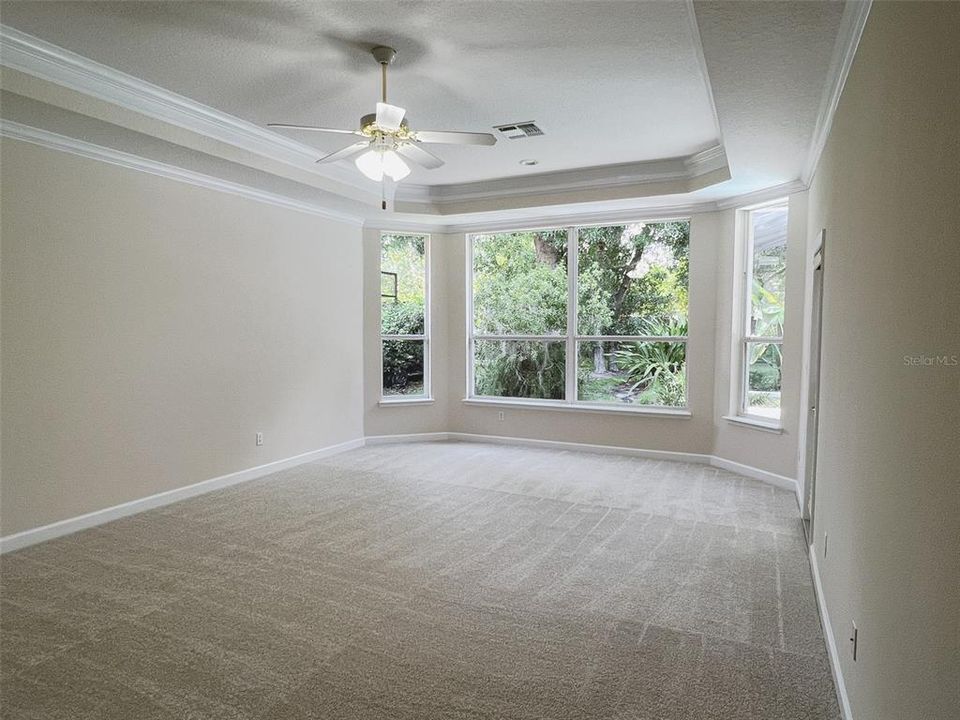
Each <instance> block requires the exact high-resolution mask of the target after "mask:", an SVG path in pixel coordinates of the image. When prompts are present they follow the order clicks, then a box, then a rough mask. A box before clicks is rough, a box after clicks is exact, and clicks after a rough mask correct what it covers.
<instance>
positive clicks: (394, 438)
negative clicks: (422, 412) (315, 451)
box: [364, 432, 798, 495]
mask: <svg viewBox="0 0 960 720" xmlns="http://www.w3.org/2000/svg"><path fill="white" fill-rule="evenodd" d="M441 440H460V441H461V442H489V443H499V444H501V445H525V446H527V447H540V448H549V449H553V450H574V451H576V452H590V453H599V454H603V455H628V456H631V457H642V458H649V459H651V460H672V461H674V462H691V463H699V464H701V465H710V466H711V467H716V468H720V469H722V470H729V471H730V472H735V473H737V474H738V475H744V476H746V477H749V478H753V479H754V480H760V481H761V482H765V483H767V484H769V485H775V486H776V487H779V488H783V489H785V490H789V491H790V492H792V493H794V494H795V495H797V494H798V490H797V483H796V481H795V480H794V479H793V478H788V477H786V476H784V475H777V474H776V473H772V472H769V471H767V470H761V469H760V468H755V467H752V466H751V465H744V464H742V463H738V462H733V461H732V460H727V459H725V458H721V457H717V456H716V455H707V454H704V453H688V452H674V451H671V450H647V449H644V448H630V447H622V446H618V445H591V444H588V443H575V442H563V441H560V440H538V439H535V438H518V437H511V436H507V435H478V434H475V433H459V432H434V433H413V434H409V435H370V436H367V437H366V438H365V439H364V442H365V444H367V445H386V444H388V443H395V442H404V443H408V442H431V441H432V442H436V441H441Z"/></svg>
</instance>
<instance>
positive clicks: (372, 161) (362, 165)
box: [353, 148, 410, 182]
mask: <svg viewBox="0 0 960 720" xmlns="http://www.w3.org/2000/svg"><path fill="white" fill-rule="evenodd" d="M353 163H354V165H356V166H357V169H358V170H359V171H360V172H362V173H363V174H364V175H366V176H367V177H368V178H370V179H371V180H373V181H374V182H381V181H383V176H384V175H386V176H387V177H390V178H393V181H394V182H399V181H400V180H403V179H404V178H405V177H406V176H407V175H409V174H410V167H409V166H408V165H407V164H406V163H405V162H404V161H403V160H402V159H401V158H400V156H399V155H397V154H396V153H395V152H394V151H393V150H382V149H380V148H375V149H372V150H367V151H366V152H365V153H364V154H363V155H361V156H360V157H358V158H357V159H356V160H354V161H353Z"/></svg>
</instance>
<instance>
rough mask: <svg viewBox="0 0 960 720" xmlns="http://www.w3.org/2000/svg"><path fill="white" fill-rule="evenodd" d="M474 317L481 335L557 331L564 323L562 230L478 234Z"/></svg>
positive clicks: (564, 236) (564, 247) (564, 244)
mask: <svg viewBox="0 0 960 720" xmlns="http://www.w3.org/2000/svg"><path fill="white" fill-rule="evenodd" d="M473 317H474V327H475V328H476V332H477V333H478V334H481V335H559V334H562V333H563V332H564V331H565V330H566V326H567V232H566V230H563V229H556V230H531V231H527V232H514V233H495V234H489V235H477V236H475V237H474V239H473Z"/></svg>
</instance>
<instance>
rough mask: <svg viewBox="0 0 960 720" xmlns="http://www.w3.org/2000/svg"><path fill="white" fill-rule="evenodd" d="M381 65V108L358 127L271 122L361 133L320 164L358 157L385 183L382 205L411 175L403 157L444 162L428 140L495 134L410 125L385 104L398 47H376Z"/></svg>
mask: <svg viewBox="0 0 960 720" xmlns="http://www.w3.org/2000/svg"><path fill="white" fill-rule="evenodd" d="M370 52H371V54H372V55H373V58H374V60H376V61H377V62H378V63H379V64H380V77H381V80H380V84H381V92H380V95H381V101H380V102H378V103H377V111H376V112H375V113H370V114H369V115H364V116H363V117H361V118H360V129H359V130H342V129H339V128H325V127H315V126H313V125H290V124H287V123H268V125H267V127H273V128H282V129H286V130H310V131H313V132H328V133H339V134H341V135H359V136H360V137H362V138H363V140H360V141H358V142H355V143H353V144H352V145H348V146H347V147H345V148H343V149H342V150H337V151H336V152H333V153H330V154H329V155H324V156H323V157H322V158H320V159H319V160H317V162H318V163H332V162H337V161H339V160H347V159H350V158H354V164H355V165H356V166H357V169H358V170H360V172H362V173H363V174H364V175H366V176H367V177H368V178H370V179H371V180H374V181H376V182H382V183H383V185H382V187H383V195H382V208H383V209H384V210H386V209H388V205H390V206H392V203H393V195H394V192H395V189H396V186H395V183H397V182H399V181H400V180H402V179H403V178H405V177H406V176H407V175H409V174H410V166H409V165H407V163H406V162H404V160H408V161H410V162H413V163H416V164H417V165H419V166H421V167H424V168H426V169H427V170H433V169H434V168H438V167H440V166H441V165H443V160H441V159H440V158H439V157H437V156H436V155H434V154H433V153H432V152H430V151H429V150H427V149H425V148H424V147H423V145H424V144H432V143H438V144H447V145H493V144H494V143H496V142H497V139H496V138H495V137H494V136H493V135H491V134H489V133H473V132H453V131H449V130H411V129H410V126H409V125H408V124H407V120H406V118H405V117H404V116H405V115H406V112H407V111H406V110H404V109H403V108H402V107H397V106H396V105H389V104H388V103H387V66H388V65H389V64H390V63H392V62H393V61H394V59H395V58H396V57H397V51H396V50H394V49H393V48H390V47H384V46H378V47H375V48H373V49H372V50H371V51H370Z"/></svg>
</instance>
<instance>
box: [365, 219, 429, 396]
mask: <svg viewBox="0 0 960 720" xmlns="http://www.w3.org/2000/svg"><path fill="white" fill-rule="evenodd" d="M384 235H406V236H416V237H422V238H423V273H424V278H423V333H422V334H413V335H389V334H386V335H385V334H384V332H383V320H382V317H381V311H382V308H383V299H382V295H381V294H380V288H381V287H382V283H383V275H382V272H383V266H382V264H381V262H382V255H383V237H384ZM431 240H432V238H431V236H430V234H429V233H421V232H406V231H404V230H381V231H380V234H379V235H378V236H377V275H378V281H379V282H378V284H377V293H378V297H377V332H378V334H379V336H380V363H379V373H380V403H379V404H380V405H415V404H421V403H432V402H433V390H432V388H433V384H432V382H431V366H432V364H433V363H432V362H431V348H430V315H431V313H430V303H431V296H432V293H431V291H430V290H431V289H430V276H431V272H430V246H431ZM387 340H422V341H423V393H421V394H419V395H385V394H384V392H383V344H384V342H385V341H387Z"/></svg>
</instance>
